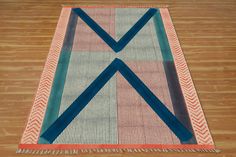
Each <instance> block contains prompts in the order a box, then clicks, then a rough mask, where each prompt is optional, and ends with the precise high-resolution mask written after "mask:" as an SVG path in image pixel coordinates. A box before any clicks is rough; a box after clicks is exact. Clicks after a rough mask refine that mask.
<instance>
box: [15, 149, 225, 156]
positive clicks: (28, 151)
mask: <svg viewBox="0 0 236 157" xmlns="http://www.w3.org/2000/svg"><path fill="white" fill-rule="evenodd" d="M123 152H128V153H141V152H145V153H149V152H150V153H151V152H212V153H219V152H220V150H218V149H160V148H153V149H152V148H140V149H136V148H134V149H133V148H132V149H130V148H125V149H120V148H118V149H115V148H114V149H102V148H101V149H69V150H49V149H41V150H33V149H17V151H16V153H17V154H54V155H59V154H65V155H67V154H68V155H70V154H80V153H123Z"/></svg>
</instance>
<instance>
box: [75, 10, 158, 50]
mask: <svg viewBox="0 0 236 157" xmlns="http://www.w3.org/2000/svg"><path fill="white" fill-rule="evenodd" d="M73 11H74V12H75V13H76V14H77V15H78V16H79V17H80V18H81V19H82V20H83V21H84V22H85V23H86V24H87V25H88V26H89V27H90V28H91V29H92V30H94V31H95V32H96V33H97V34H98V36H100V37H101V38H102V39H103V40H104V41H105V42H106V43H107V45H109V46H110V47H111V48H112V49H113V51H115V52H116V53H118V52H119V51H121V50H122V49H123V48H124V47H125V46H126V45H127V44H128V43H129V42H130V41H131V40H132V39H133V37H134V36H135V35H136V34H137V33H138V32H139V31H140V30H141V29H142V28H143V26H144V25H145V24H146V23H147V22H148V21H149V20H150V18H151V17H152V16H153V15H155V13H156V12H157V9H155V8H150V9H149V10H148V11H147V12H146V13H145V14H144V15H143V16H142V17H141V18H140V19H139V20H138V21H137V22H136V23H135V24H134V25H133V27H131V28H130V30H129V31H128V32H127V33H126V34H125V35H124V36H123V37H122V38H121V39H120V40H119V41H118V42H116V40H114V39H113V38H112V37H111V36H110V35H109V34H108V33H107V32H106V31H105V30H104V29H103V28H102V27H100V26H99V25H98V24H97V23H96V22H95V21H94V20H93V19H92V18H91V17H89V16H88V15H87V14H86V13H85V12H84V11H83V10H82V9H81V8H75V9H73Z"/></svg>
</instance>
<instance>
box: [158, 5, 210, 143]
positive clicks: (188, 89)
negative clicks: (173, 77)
mask: <svg viewBox="0 0 236 157" xmlns="http://www.w3.org/2000/svg"><path fill="white" fill-rule="evenodd" d="M160 13H161V17H162V20H163V23H164V27H165V31H166V34H167V38H168V41H169V44H170V48H171V51H172V54H173V57H174V62H175V67H176V70H177V74H178V78H179V81H180V85H181V89H182V92H183V95H184V99H185V102H186V105H187V110H188V113H189V116H190V120H191V123H192V126H193V130H194V133H195V137H196V140H197V143H198V144H201V145H204V144H206V145H214V142H213V139H212V137H211V134H210V131H209V128H208V125H207V122H206V119H205V116H204V113H203V110H202V107H201V104H200V101H199V98H198V95H197V92H196V89H195V87H194V84H193V81H192V78H191V75H190V72H189V69H188V66H187V63H186V60H185V58H184V54H183V51H182V49H181V46H180V43H179V40H178V38H177V34H176V32H175V29H174V25H173V23H172V20H171V17H170V14H169V11H168V9H167V8H161V9H160Z"/></svg>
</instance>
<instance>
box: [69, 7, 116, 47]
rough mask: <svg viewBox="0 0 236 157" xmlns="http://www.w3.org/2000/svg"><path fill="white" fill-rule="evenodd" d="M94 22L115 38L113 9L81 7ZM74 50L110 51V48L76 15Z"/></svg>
mask: <svg viewBox="0 0 236 157" xmlns="http://www.w3.org/2000/svg"><path fill="white" fill-rule="evenodd" d="M83 10H84V11H85V12H86V13H87V14H88V15H89V16H90V17H91V18H92V19H93V20H95V22H96V23H98V24H99V25H100V26H101V27H102V28H103V29H104V30H105V31H106V32H107V33H108V34H110V35H111V36H113V37H114V38H115V9H114V8H94V9H83ZM73 50H74V51H85V52H101V51H102V52H108V51H110V52H112V49H111V48H110V47H109V46H108V45H107V44H106V43H105V42H104V41H103V40H102V39H101V38H100V37H99V36H98V35H97V34H96V33H95V32H94V31H93V30H92V29H91V28H90V27H89V26H88V25H87V24H86V23H85V22H84V21H82V20H81V18H80V17H78V22H77V26H76V32H75V39H74V45H73Z"/></svg>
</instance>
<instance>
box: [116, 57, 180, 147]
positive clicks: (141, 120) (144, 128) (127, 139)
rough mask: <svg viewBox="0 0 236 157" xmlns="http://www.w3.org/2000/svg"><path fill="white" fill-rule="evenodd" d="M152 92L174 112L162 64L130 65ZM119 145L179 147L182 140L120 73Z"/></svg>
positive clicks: (144, 63) (118, 85)
mask: <svg viewBox="0 0 236 157" xmlns="http://www.w3.org/2000/svg"><path fill="white" fill-rule="evenodd" d="M127 64H128V66H129V67H130V68H131V69H132V70H133V71H134V72H135V73H136V75H137V76H138V77H139V78H140V79H141V80H142V81H143V82H144V83H145V84H146V85H147V86H148V88H149V89H150V90H152V92H153V93H154V94H155V95H156V96H157V97H158V98H159V99H160V100H161V101H162V102H163V103H164V104H166V106H167V107H168V108H169V110H170V111H172V112H173V107H172V102H171V98H170V94H169V92H168V85H167V80H166V77H165V73H164V68H163V65H162V62H156V61H150V62H147V61H139V62H127ZM117 103H118V138H119V144H131V143H133V144H153V143H156V144H157V143H159V144H178V143H179V140H178V139H177V137H176V136H175V135H174V134H173V133H172V132H171V130H170V129H169V128H168V127H167V126H166V125H165V124H164V122H163V121H162V120H161V119H160V118H159V117H158V116H157V114H156V113H155V112H154V111H153V110H152V109H151V108H150V107H149V105H148V104H147V103H146V102H145V101H144V100H143V99H142V97H141V96H140V95H139V94H138V93H137V92H136V91H135V89H133V87H131V86H130V84H129V83H128V82H127V81H126V80H125V79H124V78H123V76H122V75H120V74H119V73H118V74H117Z"/></svg>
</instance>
